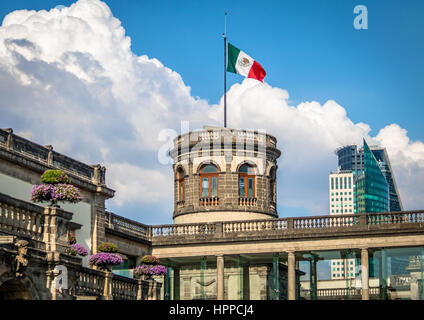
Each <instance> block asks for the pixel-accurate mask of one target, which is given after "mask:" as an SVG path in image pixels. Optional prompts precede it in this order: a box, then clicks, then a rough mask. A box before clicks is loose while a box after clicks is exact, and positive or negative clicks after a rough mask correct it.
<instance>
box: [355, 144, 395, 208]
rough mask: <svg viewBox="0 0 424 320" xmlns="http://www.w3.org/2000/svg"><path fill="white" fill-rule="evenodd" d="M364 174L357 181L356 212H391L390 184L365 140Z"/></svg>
mask: <svg viewBox="0 0 424 320" xmlns="http://www.w3.org/2000/svg"><path fill="white" fill-rule="evenodd" d="M363 150H364V151H363V155H364V156H363V159H364V168H363V173H362V174H361V175H359V176H358V178H357V180H356V211H357V212H358V213H359V212H387V211H389V184H388V183H387V181H386V178H385V176H384V174H383V172H382V171H381V169H380V166H379V164H378V161H377V159H376V158H375V157H374V154H373V153H372V152H371V149H370V148H369V147H368V144H367V143H366V141H365V139H364V148H363Z"/></svg>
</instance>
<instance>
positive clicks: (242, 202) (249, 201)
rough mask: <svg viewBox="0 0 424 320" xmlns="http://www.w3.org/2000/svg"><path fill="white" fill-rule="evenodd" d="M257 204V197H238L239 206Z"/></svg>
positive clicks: (253, 205)
mask: <svg viewBox="0 0 424 320" xmlns="http://www.w3.org/2000/svg"><path fill="white" fill-rule="evenodd" d="M257 204H258V199H257V198H246V197H239V206H245V207H256V205H257Z"/></svg>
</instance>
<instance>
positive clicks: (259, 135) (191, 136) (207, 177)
mask: <svg viewBox="0 0 424 320" xmlns="http://www.w3.org/2000/svg"><path fill="white" fill-rule="evenodd" d="M170 155H171V157H172V158H173V160H174V165H173V169H174V177H175V180H174V181H175V193H174V195H175V196H174V199H175V200H174V216H173V218H174V223H196V222H211V221H230V220H233V221H234V220H252V219H265V218H277V217H278V214H277V211H276V171H277V159H278V157H279V156H280V155H281V152H280V151H279V150H278V149H277V139H276V138H275V137H273V136H271V135H269V134H266V133H264V132H260V131H249V130H235V129H226V128H217V127H205V128H204V129H203V130H200V131H193V132H189V133H186V134H182V135H180V136H178V137H177V138H175V140H174V147H173V149H172V150H171V151H170Z"/></svg>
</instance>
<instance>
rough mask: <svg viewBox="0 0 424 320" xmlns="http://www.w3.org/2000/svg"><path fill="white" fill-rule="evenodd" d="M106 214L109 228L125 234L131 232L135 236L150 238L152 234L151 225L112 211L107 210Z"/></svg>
mask: <svg viewBox="0 0 424 320" xmlns="http://www.w3.org/2000/svg"><path fill="white" fill-rule="evenodd" d="M105 214H106V223H107V227H108V228H109V229H112V230H115V231H118V232H122V233H125V234H131V235H133V236H135V237H140V238H142V239H147V238H148V235H149V234H150V231H149V226H147V225H145V224H142V223H140V222H137V221H133V220H130V219H127V218H124V217H121V216H118V215H116V214H114V213H112V212H105Z"/></svg>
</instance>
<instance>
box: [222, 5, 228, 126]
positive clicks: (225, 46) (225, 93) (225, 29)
mask: <svg viewBox="0 0 424 320" xmlns="http://www.w3.org/2000/svg"><path fill="white" fill-rule="evenodd" d="M222 36H223V37H224V128H226V127H227V11H225V17H224V33H223V34H222Z"/></svg>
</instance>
